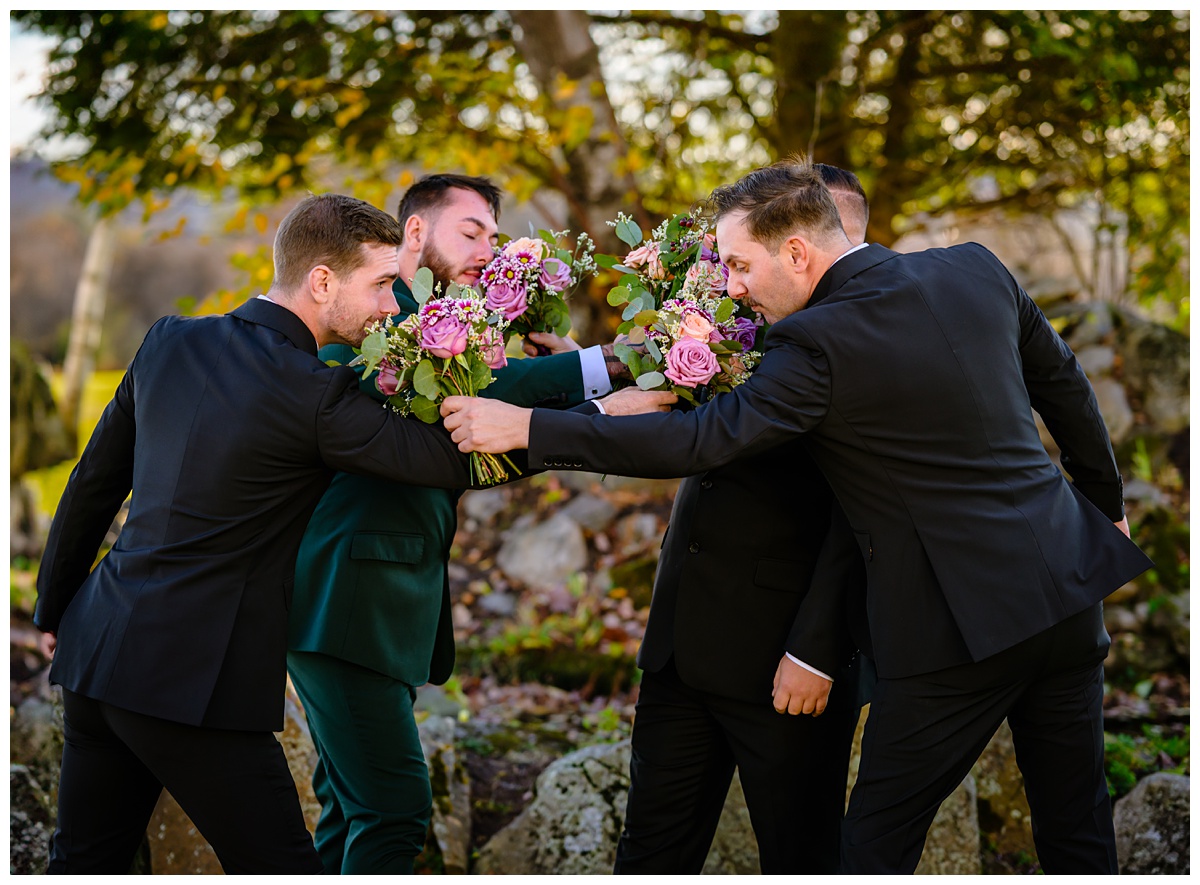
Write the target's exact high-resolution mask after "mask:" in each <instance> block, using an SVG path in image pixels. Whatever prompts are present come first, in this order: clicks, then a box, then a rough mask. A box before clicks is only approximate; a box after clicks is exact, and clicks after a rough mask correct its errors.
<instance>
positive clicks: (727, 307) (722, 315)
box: [715, 298, 737, 323]
mask: <svg viewBox="0 0 1200 885" xmlns="http://www.w3.org/2000/svg"><path fill="white" fill-rule="evenodd" d="M735 310H737V305H736V304H734V303H733V299H732V298H724V299H722V300H721V304H720V306H718V307H717V313H716V315H715V319H716V321H717V322H718V323H724V322H727V321H728V320H729V318H730V317H731V316H733V312H734V311H735Z"/></svg>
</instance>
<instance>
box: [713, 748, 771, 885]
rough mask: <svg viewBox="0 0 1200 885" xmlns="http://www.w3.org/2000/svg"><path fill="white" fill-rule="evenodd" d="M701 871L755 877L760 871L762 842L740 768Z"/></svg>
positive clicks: (735, 774)
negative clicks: (753, 820) (757, 831)
mask: <svg viewBox="0 0 1200 885" xmlns="http://www.w3.org/2000/svg"><path fill="white" fill-rule="evenodd" d="M700 872H702V873H704V874H705V875H728V876H753V875H756V874H757V873H758V872H759V862H758V841H757V840H756V839H755V838H754V827H753V826H752V825H751V823H750V812H749V811H748V810H747V809H746V794H745V793H744V792H743V791H742V780H741V778H740V777H738V773H737V772H736V771H735V772H734V773H733V783H731V784H730V785H729V794H728V795H727V796H726V797H725V807H724V808H723V809H722V810H721V820H720V821H719V822H718V823H717V831H716V833H714V834H713V841H712V847H711V848H709V849H708V857H707V858H706V859H705V861H704V868H703V869H702V870H701V871H700Z"/></svg>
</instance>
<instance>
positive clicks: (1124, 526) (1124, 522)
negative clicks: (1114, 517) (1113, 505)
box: [1113, 516, 1130, 538]
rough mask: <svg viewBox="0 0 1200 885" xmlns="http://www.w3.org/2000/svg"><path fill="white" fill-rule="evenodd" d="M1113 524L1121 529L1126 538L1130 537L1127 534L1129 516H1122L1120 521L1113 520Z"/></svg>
mask: <svg viewBox="0 0 1200 885" xmlns="http://www.w3.org/2000/svg"><path fill="white" fill-rule="evenodd" d="M1113 525H1115V526H1116V527H1117V528H1119V529H1120V530H1121V531H1123V532H1124V533H1125V537H1126V538H1128V537H1130V535H1129V517H1128V516H1126V517H1124V518H1123V519H1122V520H1121V521H1120V522H1114V523H1113Z"/></svg>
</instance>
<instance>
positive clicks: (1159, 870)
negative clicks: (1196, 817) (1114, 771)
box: [1113, 772, 1191, 876]
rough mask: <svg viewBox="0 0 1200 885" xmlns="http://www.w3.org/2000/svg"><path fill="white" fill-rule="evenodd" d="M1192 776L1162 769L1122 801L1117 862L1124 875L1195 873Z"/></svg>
mask: <svg viewBox="0 0 1200 885" xmlns="http://www.w3.org/2000/svg"><path fill="white" fill-rule="evenodd" d="M1190 794H1191V778H1190V777H1184V776H1182V775H1178V774H1167V773H1165V772H1158V773H1156V774H1152V775H1150V776H1149V777H1146V778H1144V779H1143V780H1141V781H1139V782H1138V785H1137V786H1136V787H1134V788H1133V790H1132V791H1130V793H1129V794H1128V795H1127V796H1124V797H1122V798H1121V799H1120V800H1118V801H1117V805H1116V808H1115V809H1114V811H1113V825H1114V826H1115V828H1116V831H1117V862H1118V864H1119V865H1120V870H1121V874H1122V875H1126V876H1131V875H1180V876H1186V875H1188V874H1190V873H1191V849H1190V844H1191V843H1190V838H1191V811H1190Z"/></svg>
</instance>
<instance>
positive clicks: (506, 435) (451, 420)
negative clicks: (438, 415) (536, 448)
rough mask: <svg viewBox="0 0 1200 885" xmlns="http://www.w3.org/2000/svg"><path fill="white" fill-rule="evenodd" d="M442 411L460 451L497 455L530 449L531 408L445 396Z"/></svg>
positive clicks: (488, 400)
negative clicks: (514, 450)
mask: <svg viewBox="0 0 1200 885" xmlns="http://www.w3.org/2000/svg"><path fill="white" fill-rule="evenodd" d="M441 412H442V417H443V418H444V419H445V424H446V429H447V430H449V431H450V438H451V439H452V440H454V441H455V442H456V443H458V448H459V451H462V452H490V453H492V454H500V453H501V452H511V451H512V450H513V449H527V448H529V419H530V416H531V415H532V414H533V412H532V411H531V410H530V409H522V408H520V407H519V406H513V405H510V404H508V403H505V402H501V401H500V400H498V399H478V398H477V397H473V396H448V397H446V399H445V400H443V401H442V409H441Z"/></svg>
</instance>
